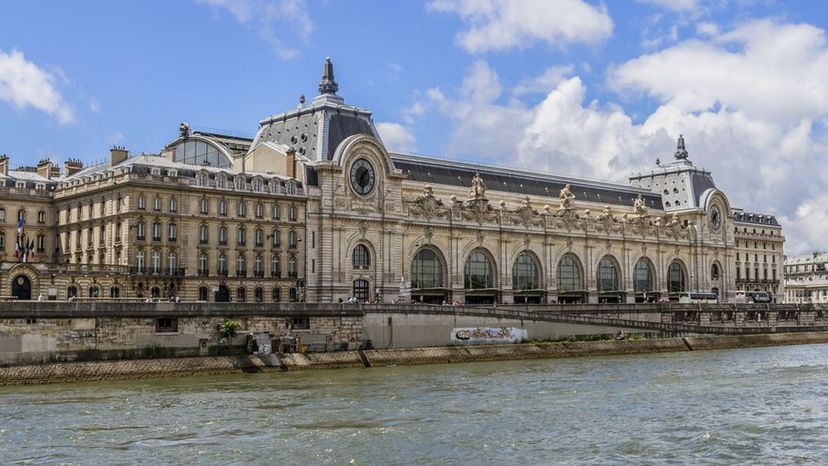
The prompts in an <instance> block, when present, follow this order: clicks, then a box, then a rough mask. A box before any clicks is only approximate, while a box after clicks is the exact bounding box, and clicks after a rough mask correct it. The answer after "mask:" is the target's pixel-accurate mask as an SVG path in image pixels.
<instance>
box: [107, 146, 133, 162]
mask: <svg viewBox="0 0 828 466" xmlns="http://www.w3.org/2000/svg"><path fill="white" fill-rule="evenodd" d="M128 156H129V152H127V150H126V148H125V147H123V146H113V147H112V149H109V166H110V167H114V166H115V165H118V164H119V163H121V162H123V161H124V160H126V159H127V157H128Z"/></svg>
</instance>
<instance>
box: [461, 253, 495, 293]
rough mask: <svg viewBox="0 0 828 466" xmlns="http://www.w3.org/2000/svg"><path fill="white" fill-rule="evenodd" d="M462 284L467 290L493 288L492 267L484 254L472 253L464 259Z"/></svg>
mask: <svg viewBox="0 0 828 466" xmlns="http://www.w3.org/2000/svg"><path fill="white" fill-rule="evenodd" d="M463 284H464V286H465V288H467V289H485V288H494V267H492V263H491V261H489V256H488V255H486V253H485V252H483V251H481V250H476V251H473V252H472V253H471V254H470V255H469V258H468V259H466V270H465V274H464V280H463Z"/></svg>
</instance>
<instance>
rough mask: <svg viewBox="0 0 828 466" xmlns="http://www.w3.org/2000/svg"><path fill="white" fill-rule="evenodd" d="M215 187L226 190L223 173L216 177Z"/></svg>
mask: <svg viewBox="0 0 828 466" xmlns="http://www.w3.org/2000/svg"><path fill="white" fill-rule="evenodd" d="M216 187H217V188H219V189H226V188H227V177H226V176H225V175H224V173H222V174H220V175H216Z"/></svg>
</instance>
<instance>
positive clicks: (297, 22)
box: [198, 0, 313, 59]
mask: <svg viewBox="0 0 828 466" xmlns="http://www.w3.org/2000/svg"><path fill="white" fill-rule="evenodd" d="M198 2H200V3H204V4H207V5H210V6H211V7H213V8H216V9H220V10H225V11H227V12H228V13H230V14H231V15H233V16H234V17H235V18H236V21H238V22H239V23H241V24H244V25H247V26H248V27H251V28H252V29H254V30H255V31H256V33H257V34H258V35H259V37H260V38H261V39H262V40H264V41H265V42H267V43H268V44H270V46H271V47H272V48H273V50H274V52H276V54H277V55H279V56H280V57H281V58H283V59H289V58H293V57H296V56H297V55H298V54H299V50H298V49H296V48H295V47H292V46H291V45H290V43H289V41H287V39H288V38H291V39H292V38H299V39H302V40H305V39H307V38H308V36H309V35H310V33H311V32H313V22H312V21H311V19H310V15H309V14H308V8H307V5H306V4H305V0H274V1H269V0H198Z"/></svg>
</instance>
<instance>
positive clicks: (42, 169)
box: [37, 159, 52, 179]
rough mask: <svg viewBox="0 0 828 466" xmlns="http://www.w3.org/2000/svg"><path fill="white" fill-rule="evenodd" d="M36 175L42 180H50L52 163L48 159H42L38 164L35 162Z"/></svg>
mask: <svg viewBox="0 0 828 466" xmlns="http://www.w3.org/2000/svg"><path fill="white" fill-rule="evenodd" d="M37 175H38V176H42V177H43V178H47V179H51V178H52V161H51V160H49V159H43V160H41V161H40V162H37Z"/></svg>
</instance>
